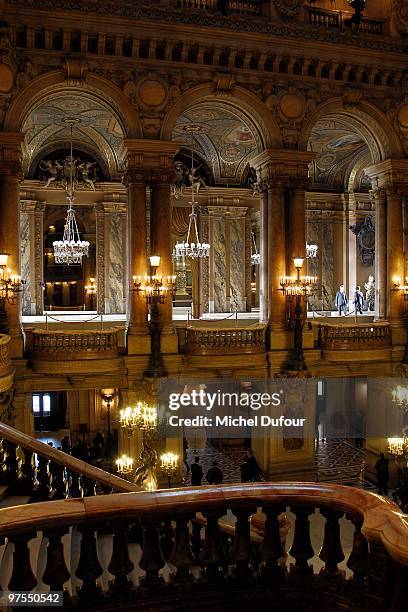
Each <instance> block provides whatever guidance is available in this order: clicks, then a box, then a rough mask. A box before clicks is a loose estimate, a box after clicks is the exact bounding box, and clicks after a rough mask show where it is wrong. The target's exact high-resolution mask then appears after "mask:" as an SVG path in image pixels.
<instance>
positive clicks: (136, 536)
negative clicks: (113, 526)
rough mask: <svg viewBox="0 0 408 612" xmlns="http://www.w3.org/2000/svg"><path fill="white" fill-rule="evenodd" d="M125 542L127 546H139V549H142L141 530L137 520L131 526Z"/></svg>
mask: <svg viewBox="0 0 408 612" xmlns="http://www.w3.org/2000/svg"><path fill="white" fill-rule="evenodd" d="M127 540H128V542H129V544H139V546H140V548H142V545H143V529H142V526H141V524H140V521H139V520H136V521H135V522H134V523H132V524H131V526H130V529H129V533H128V538H127Z"/></svg>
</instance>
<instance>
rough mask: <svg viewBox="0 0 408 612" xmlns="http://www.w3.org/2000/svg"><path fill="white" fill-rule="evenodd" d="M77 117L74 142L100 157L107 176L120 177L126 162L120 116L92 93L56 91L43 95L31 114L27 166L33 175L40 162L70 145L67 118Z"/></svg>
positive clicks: (27, 122)
mask: <svg viewBox="0 0 408 612" xmlns="http://www.w3.org/2000/svg"><path fill="white" fill-rule="evenodd" d="M72 117H74V118H75V119H76V120H77V123H76V125H75V126H74V129H73V143H74V148H75V150H77V151H83V152H84V153H86V154H88V155H89V156H90V157H93V158H94V159H95V160H97V161H98V162H99V164H100V166H101V168H102V169H103V170H104V173H105V175H106V178H112V179H113V178H117V177H118V176H119V173H120V170H121V168H122V166H123V154H124V149H123V130H122V127H121V124H120V122H119V120H118V119H117V118H116V117H115V116H114V115H113V114H112V111H111V110H110V108H109V107H108V106H107V105H105V104H104V102H103V101H102V100H100V99H96V98H95V97H93V96H89V95H88V94H86V93H85V92H84V93H81V94H78V93H75V94H73V93H64V94H60V95H56V94H54V95H53V96H52V97H51V96H50V97H49V98H46V99H43V101H42V102H41V104H40V105H39V106H37V107H36V108H34V109H33V110H32V111H31V112H30V113H29V115H28V116H27V118H26V120H25V122H24V125H23V131H24V132H25V156H24V170H25V174H26V175H27V176H33V175H34V173H35V170H36V168H37V166H38V163H39V161H40V160H41V159H44V158H46V157H47V156H48V155H50V154H51V153H52V152H53V151H56V150H61V149H69V145H70V127H69V125H68V124H67V121H66V120H67V119H70V118H72Z"/></svg>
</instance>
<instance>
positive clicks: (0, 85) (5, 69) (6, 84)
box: [0, 64, 14, 93]
mask: <svg viewBox="0 0 408 612" xmlns="http://www.w3.org/2000/svg"><path fill="white" fill-rule="evenodd" d="M13 85H14V75H13V71H12V70H11V68H10V66H7V65H6V64H0V92H1V93H8V92H9V91H11V90H12V89H13Z"/></svg>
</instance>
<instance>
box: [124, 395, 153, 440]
mask: <svg viewBox="0 0 408 612" xmlns="http://www.w3.org/2000/svg"><path fill="white" fill-rule="evenodd" d="M119 424H120V426H121V427H122V428H123V429H124V430H125V432H126V433H127V434H128V436H131V435H132V434H133V433H134V432H135V431H138V430H140V431H143V432H146V433H152V432H153V431H154V430H155V429H156V428H157V424H158V420H157V408H152V407H150V406H147V404H143V403H142V402H138V403H137V405H136V406H135V407H134V408H131V407H130V406H128V407H127V408H122V409H121V410H120V411H119Z"/></svg>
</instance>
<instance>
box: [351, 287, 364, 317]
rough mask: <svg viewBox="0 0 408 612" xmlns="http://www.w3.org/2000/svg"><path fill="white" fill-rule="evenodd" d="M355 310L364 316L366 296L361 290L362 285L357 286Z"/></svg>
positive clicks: (354, 301)
mask: <svg viewBox="0 0 408 612" xmlns="http://www.w3.org/2000/svg"><path fill="white" fill-rule="evenodd" d="M353 304H354V308H355V310H356V312H358V314H363V304H364V295H363V292H362V291H361V290H360V285H357V287H356V290H355V292H354V300H353Z"/></svg>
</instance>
